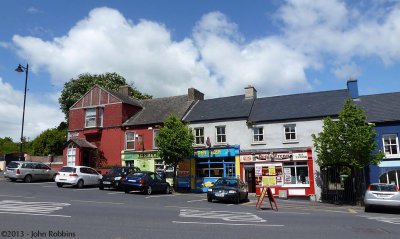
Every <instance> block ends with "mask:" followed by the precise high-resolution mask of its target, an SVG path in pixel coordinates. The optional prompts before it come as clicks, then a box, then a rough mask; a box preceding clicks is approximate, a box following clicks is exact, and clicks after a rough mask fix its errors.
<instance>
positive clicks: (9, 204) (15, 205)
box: [0, 200, 71, 217]
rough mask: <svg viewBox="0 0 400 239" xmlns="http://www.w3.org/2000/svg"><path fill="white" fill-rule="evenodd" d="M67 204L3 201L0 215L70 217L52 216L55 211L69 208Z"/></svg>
mask: <svg viewBox="0 0 400 239" xmlns="http://www.w3.org/2000/svg"><path fill="white" fill-rule="evenodd" d="M69 205H71V204H69V203H57V202H32V201H28V202H23V201H16V200H3V201H0V213H2V214H24V215H33V216H39V215H40V216H58V217H70V216H67V215H54V214H51V213H54V212H55V211H58V210H61V209H63V207H66V206H69Z"/></svg>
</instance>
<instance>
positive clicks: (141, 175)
mask: <svg viewBox="0 0 400 239" xmlns="http://www.w3.org/2000/svg"><path fill="white" fill-rule="evenodd" d="M122 185H123V188H124V191H125V193H129V192H130V191H140V192H142V193H144V194H148V195H150V194H152V193H154V192H164V193H167V194H168V193H171V186H170V184H169V183H168V182H167V181H165V179H162V178H161V177H160V175H158V174H156V173H153V172H147V171H146V172H143V171H142V172H135V173H132V174H129V175H127V176H126V177H125V178H124V180H123V181H122Z"/></svg>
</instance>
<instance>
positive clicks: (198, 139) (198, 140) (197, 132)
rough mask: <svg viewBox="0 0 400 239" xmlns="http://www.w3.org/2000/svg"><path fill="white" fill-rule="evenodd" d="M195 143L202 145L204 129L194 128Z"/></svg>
mask: <svg viewBox="0 0 400 239" xmlns="http://www.w3.org/2000/svg"><path fill="white" fill-rule="evenodd" d="M194 133H195V143H196V144H204V128H195V129H194Z"/></svg>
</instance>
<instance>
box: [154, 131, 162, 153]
mask: <svg viewBox="0 0 400 239" xmlns="http://www.w3.org/2000/svg"><path fill="white" fill-rule="evenodd" d="M159 132H160V130H158V129H156V130H154V131H153V148H154V149H158V146H157V142H156V138H157V135H158V133H159Z"/></svg>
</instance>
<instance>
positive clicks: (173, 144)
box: [156, 115, 194, 189]
mask: <svg viewBox="0 0 400 239" xmlns="http://www.w3.org/2000/svg"><path fill="white" fill-rule="evenodd" d="M156 142H157V147H158V148H159V152H160V158H161V159H163V160H164V162H165V164H167V165H171V166H173V168H174V179H173V184H174V188H175V189H176V169H177V166H178V164H179V162H180V161H181V160H183V159H187V158H189V157H192V156H193V152H194V150H193V142H194V136H193V133H192V130H191V129H190V128H189V126H188V124H187V123H183V122H182V121H181V120H180V119H179V118H178V117H176V116H174V115H171V116H169V117H168V118H167V119H166V120H165V123H164V127H162V128H161V129H160V131H159V133H158V135H157V137H156Z"/></svg>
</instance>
